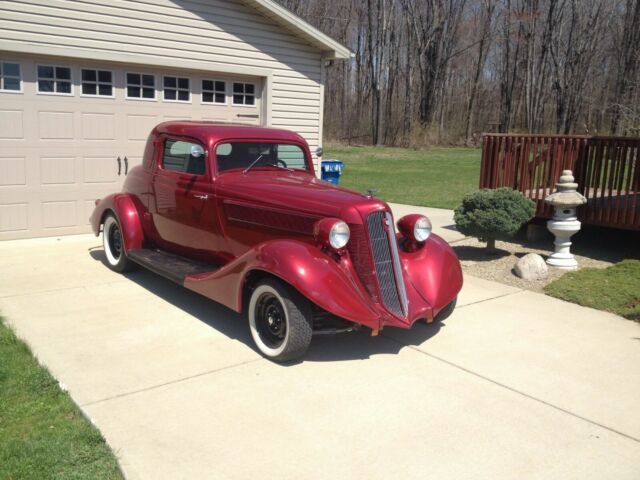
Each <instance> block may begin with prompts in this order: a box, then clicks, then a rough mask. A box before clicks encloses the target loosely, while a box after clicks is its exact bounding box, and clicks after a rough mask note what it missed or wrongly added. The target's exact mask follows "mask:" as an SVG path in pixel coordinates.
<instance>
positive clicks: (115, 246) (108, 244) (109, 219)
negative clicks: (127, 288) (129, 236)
mask: <svg viewBox="0 0 640 480" xmlns="http://www.w3.org/2000/svg"><path fill="white" fill-rule="evenodd" d="M102 246H103V248H104V256H105V258H106V259H107V265H109V268H110V269H111V270H113V271H114V272H118V273H123V272H128V271H131V270H133V269H135V267H136V264H135V263H133V262H132V261H131V260H129V259H128V258H127V255H126V254H125V252H124V241H123V239H122V229H121V228H120V222H119V221H118V218H117V217H116V216H115V215H114V214H113V213H109V214H108V215H107V216H106V218H105V219H104V225H103V227H102Z"/></svg>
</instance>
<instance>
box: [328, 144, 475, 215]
mask: <svg viewBox="0 0 640 480" xmlns="http://www.w3.org/2000/svg"><path fill="white" fill-rule="evenodd" d="M480 153H481V152H480V150H479V149H474V148H425V149H410V148H393V147H353V146H342V145H328V146H327V147H326V149H325V154H324V157H323V158H324V159H325V160H328V159H331V158H336V159H338V160H342V161H344V162H345V168H344V170H343V172H342V173H343V174H342V177H341V178H340V185H341V186H343V187H346V188H350V189H352V190H356V191H359V192H366V191H367V189H369V188H378V189H379V190H380V191H379V192H378V193H377V194H376V196H377V197H379V198H381V199H383V200H385V201H388V202H394V203H405V204H410V205H423V206H428V207H437V208H449V209H453V208H456V207H457V206H458V205H459V204H460V202H461V200H462V197H463V196H464V195H465V194H466V193H469V192H471V191H474V190H477V189H478V182H479V178H480Z"/></svg>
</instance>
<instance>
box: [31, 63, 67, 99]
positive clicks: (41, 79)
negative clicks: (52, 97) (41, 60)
mask: <svg viewBox="0 0 640 480" xmlns="http://www.w3.org/2000/svg"><path fill="white" fill-rule="evenodd" d="M72 92H73V90H72V86H71V69H70V68H69V67H56V66H54V65H38V93H47V94H58V95H71V94H72Z"/></svg>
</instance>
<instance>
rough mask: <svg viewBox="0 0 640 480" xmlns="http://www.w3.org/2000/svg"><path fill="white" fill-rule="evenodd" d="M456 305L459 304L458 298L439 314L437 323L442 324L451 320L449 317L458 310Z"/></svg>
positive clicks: (436, 319)
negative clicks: (448, 319)
mask: <svg viewBox="0 0 640 480" xmlns="http://www.w3.org/2000/svg"><path fill="white" fill-rule="evenodd" d="M456 303H458V297H456V298H454V299H453V300H452V301H451V303H449V304H447V306H445V307H444V308H443V309H442V310H440V311H439V312H438V314H437V315H436V318H435V321H436V322H442V321H443V320H446V319H447V318H449V316H450V315H451V314H452V313H453V311H454V310H455V308H456Z"/></svg>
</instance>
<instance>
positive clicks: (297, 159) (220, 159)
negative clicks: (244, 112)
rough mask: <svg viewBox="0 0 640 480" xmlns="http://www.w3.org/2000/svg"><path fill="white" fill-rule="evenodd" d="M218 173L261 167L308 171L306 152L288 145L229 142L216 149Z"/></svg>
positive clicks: (295, 146) (296, 146) (219, 145)
mask: <svg viewBox="0 0 640 480" xmlns="http://www.w3.org/2000/svg"><path fill="white" fill-rule="evenodd" d="M216 161H217V163H218V172H224V171H225V170H232V169H242V170H244V171H245V172H247V171H249V170H251V169H254V168H260V167H276V168H286V169H296V170H307V169H308V167H307V162H306V160H305V154H304V150H303V149H302V148H301V147H299V146H298V145H292V144H287V143H260V142H228V143H220V144H218V146H217V147H216Z"/></svg>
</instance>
